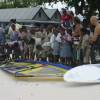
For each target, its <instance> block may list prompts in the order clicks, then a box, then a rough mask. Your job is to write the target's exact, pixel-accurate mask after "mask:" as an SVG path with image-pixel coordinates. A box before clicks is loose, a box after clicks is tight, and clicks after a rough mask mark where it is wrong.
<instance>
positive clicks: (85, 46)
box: [81, 28, 90, 63]
mask: <svg viewBox="0 0 100 100" xmlns="http://www.w3.org/2000/svg"><path fill="white" fill-rule="evenodd" d="M81 32H82V40H81V49H82V52H81V53H82V54H81V63H82V62H83V63H89V56H90V45H89V38H90V36H89V34H90V32H89V31H88V30H87V29H85V28H82V29H81ZM82 58H83V59H82ZM82 60H83V61H82Z"/></svg>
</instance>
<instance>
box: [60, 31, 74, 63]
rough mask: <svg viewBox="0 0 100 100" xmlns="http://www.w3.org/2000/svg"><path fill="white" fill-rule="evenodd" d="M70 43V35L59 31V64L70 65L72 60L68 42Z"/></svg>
mask: <svg viewBox="0 0 100 100" xmlns="http://www.w3.org/2000/svg"><path fill="white" fill-rule="evenodd" d="M71 41H72V38H71V35H70V34H68V33H66V32H65V31H64V30H62V31H61V44H60V57H61V62H62V63H64V64H70V61H71V58H72V50H71V45H70V42H71Z"/></svg>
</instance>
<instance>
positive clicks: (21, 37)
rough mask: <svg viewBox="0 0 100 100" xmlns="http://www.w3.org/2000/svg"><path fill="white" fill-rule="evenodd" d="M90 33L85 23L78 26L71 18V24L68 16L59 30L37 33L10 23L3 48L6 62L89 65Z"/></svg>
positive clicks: (56, 28) (55, 28)
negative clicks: (27, 61)
mask: <svg viewBox="0 0 100 100" xmlns="http://www.w3.org/2000/svg"><path fill="white" fill-rule="evenodd" d="M66 16H67V17H66ZM66 21H67V23H65V22H66ZM90 30H91V29H90V27H89V24H88V22H87V20H86V19H84V20H83V22H81V21H80V20H79V18H78V17H74V20H73V22H72V19H71V21H70V17H69V16H68V15H65V17H64V16H63V20H62V24H61V26H60V27H55V26H52V27H49V28H48V27H42V28H40V29H39V30H38V31H37V30H35V29H32V28H31V29H28V28H27V27H26V26H20V25H19V24H16V22H15V21H14V20H13V21H12V23H11V25H10V27H9V31H8V39H7V40H6V43H5V48H4V49H5V50H4V51H5V53H6V58H7V60H9V59H32V60H34V61H49V62H53V63H62V64H65V65H74V64H83V63H89V61H90V56H91V39H90V38H91V34H90Z"/></svg>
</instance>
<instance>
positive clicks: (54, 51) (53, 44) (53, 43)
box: [50, 29, 60, 63]
mask: <svg viewBox="0 0 100 100" xmlns="http://www.w3.org/2000/svg"><path fill="white" fill-rule="evenodd" d="M57 36H58V30H56V29H55V30H54V32H53V34H52V36H51V38H50V43H51V48H52V54H53V61H54V63H58V62H59V53H60V42H59V41H58V40H57Z"/></svg>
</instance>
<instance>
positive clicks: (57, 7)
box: [44, 2, 75, 12]
mask: <svg viewBox="0 0 100 100" xmlns="http://www.w3.org/2000/svg"><path fill="white" fill-rule="evenodd" d="M44 7H46V8H49V9H58V10H60V11H61V9H62V8H66V7H67V4H66V3H64V2H62V3H61V2H57V3H56V4H55V3H51V5H50V4H49V3H46V4H45V5H44ZM69 10H72V11H73V12H75V9H74V8H69Z"/></svg>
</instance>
